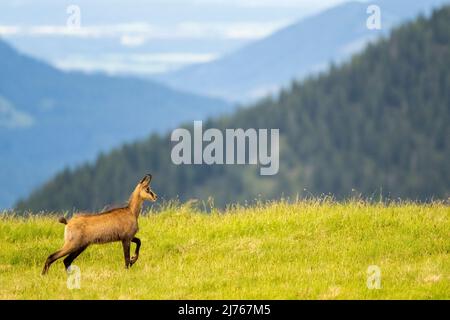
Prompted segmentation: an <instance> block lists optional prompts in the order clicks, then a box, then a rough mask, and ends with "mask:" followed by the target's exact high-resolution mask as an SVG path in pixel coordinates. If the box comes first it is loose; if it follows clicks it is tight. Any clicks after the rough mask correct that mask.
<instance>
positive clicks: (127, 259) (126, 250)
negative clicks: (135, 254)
mask: <svg viewBox="0 0 450 320" xmlns="http://www.w3.org/2000/svg"><path fill="white" fill-rule="evenodd" d="M122 246H123V256H124V258H125V268H126V269H128V267H129V266H130V240H128V239H127V240H122Z"/></svg>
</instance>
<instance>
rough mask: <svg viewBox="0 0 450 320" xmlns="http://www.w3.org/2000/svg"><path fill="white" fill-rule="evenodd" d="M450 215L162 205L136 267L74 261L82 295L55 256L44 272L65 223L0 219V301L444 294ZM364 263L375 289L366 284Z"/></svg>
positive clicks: (144, 232) (415, 207)
mask: <svg viewBox="0 0 450 320" xmlns="http://www.w3.org/2000/svg"><path fill="white" fill-rule="evenodd" d="M449 218H450V208H449V207H448V206H447V205H445V204H442V203H433V204H428V205H424V204H414V203H402V204H390V205H382V204H379V205H377V204H367V203H364V202H358V201H353V202H347V203H335V202H331V201H313V200H311V201H304V202H298V203H296V204H288V203H285V202H277V203H269V204H265V205H257V206H254V207H247V208H231V209H228V210H226V212H225V213H223V212H213V213H212V214H204V213H201V212H198V211H197V210H195V209H193V208H190V207H189V206H181V207H180V206H169V207H167V208H165V209H163V210H162V211H161V212H158V213H149V214H147V215H146V216H143V217H141V218H140V220H139V223H140V231H139V233H138V237H139V238H141V240H142V249H141V256H140V259H139V261H138V262H137V263H136V264H135V265H134V266H133V268H131V269H130V270H125V269H124V262H123V256H122V247H121V244H120V243H112V244H106V245H94V246H91V247H89V248H88V249H87V250H86V251H85V252H84V253H83V254H82V255H81V256H80V257H79V258H78V259H77V260H76V261H75V263H74V264H75V265H77V266H78V267H79V268H80V269H81V288H80V289H79V290H69V289H68V288H67V285H66V280H67V275H66V273H65V271H64V267H63V264H62V262H61V260H60V261H57V262H56V263H55V264H53V265H52V267H51V269H50V272H49V274H48V275H47V276H46V277H42V276H41V275H40V271H41V269H42V266H43V263H44V260H45V258H46V257H47V256H48V255H49V254H50V253H52V252H54V251H56V250H57V249H58V248H59V247H60V246H61V245H62V239H63V232H64V231H63V230H64V226H63V225H61V224H59V223H58V222H57V221H56V220H57V219H56V218H55V217H50V216H46V217H36V216H33V217H28V218H19V217H11V216H5V215H3V217H2V218H0V299H449V298H450V281H449V280H450V259H449V258H450V238H449V236H450V219H449ZM132 250H134V245H133V247H132ZM370 265H377V266H379V267H380V269H381V289H379V290H369V289H368V288H367V285H366V281H367V277H368V274H367V268H368V267H369V266H370Z"/></svg>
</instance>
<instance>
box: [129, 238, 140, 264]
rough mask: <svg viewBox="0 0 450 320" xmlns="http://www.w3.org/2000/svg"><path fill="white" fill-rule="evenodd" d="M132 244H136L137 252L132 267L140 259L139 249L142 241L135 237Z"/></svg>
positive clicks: (132, 258)
mask: <svg viewBox="0 0 450 320" xmlns="http://www.w3.org/2000/svg"><path fill="white" fill-rule="evenodd" d="M131 242H134V243H136V250H135V251H134V256H132V257H131V260H130V267H131V266H133V264H135V263H136V261H137V259H138V258H139V249H140V248H141V240H140V239H139V238H136V237H134V238H133V239H131Z"/></svg>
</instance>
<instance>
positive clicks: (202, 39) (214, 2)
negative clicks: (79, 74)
mask: <svg viewBox="0 0 450 320" xmlns="http://www.w3.org/2000/svg"><path fill="white" fill-rule="evenodd" d="M343 2H347V1H346V0H322V1H314V0H309V1H306V0H147V1H144V0H126V1H124V0H78V1H76V0H70V1H65V0H40V1H36V0H2V1H1V2H0V37H2V38H5V39H6V40H7V41H9V42H10V43H12V44H13V45H14V46H15V47H16V48H18V49H19V50H20V51H23V52H25V53H28V54H32V55H34V56H36V57H39V58H41V59H44V60H46V61H48V62H50V63H52V64H53V65H56V66H58V67H60V68H63V69H83V70H86V71H91V70H102V71H107V72H110V73H116V72H132V73H134V72H142V73H145V74H149V73H158V72H165V71H167V70H172V69H176V68H178V67H181V66H184V65H186V64H190V63H196V62H206V61H210V60H212V59H215V58H217V57H220V56H222V55H224V54H226V53H228V52H231V51H233V50H236V49H237V48H239V47H240V46H242V45H244V44H246V43H248V42H249V41H254V40H256V39H259V38H262V37H265V36H267V35H269V34H271V33H272V32H274V31H275V30H278V29H279V28H282V27H284V26H286V25H288V24H290V23H293V22H295V21H298V20H299V19H301V18H302V17H304V16H307V15H311V14H314V13H317V12H319V11H321V10H323V9H325V8H328V7H331V6H334V5H336V4H339V3H343ZM70 5H77V6H78V7H79V9H80V17H81V19H80V21H81V28H79V29H77V30H73V29H71V30H69V29H68V28H67V20H68V18H69V16H70V14H69V13H68V12H67V9H68V7H69V6H70Z"/></svg>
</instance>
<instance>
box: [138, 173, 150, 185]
mask: <svg viewBox="0 0 450 320" xmlns="http://www.w3.org/2000/svg"><path fill="white" fill-rule="evenodd" d="M150 181H152V175H151V174H146V175H145V177H144V178H142V180H141V182H139V183H140V184H143V185H149V184H150Z"/></svg>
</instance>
